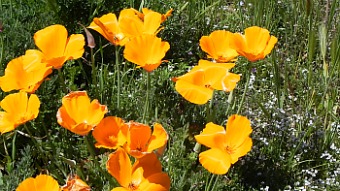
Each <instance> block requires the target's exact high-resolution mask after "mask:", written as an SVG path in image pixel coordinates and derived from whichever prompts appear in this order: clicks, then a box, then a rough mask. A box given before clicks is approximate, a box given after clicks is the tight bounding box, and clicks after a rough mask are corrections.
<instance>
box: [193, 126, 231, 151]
mask: <svg viewBox="0 0 340 191" xmlns="http://www.w3.org/2000/svg"><path fill="white" fill-rule="evenodd" d="M195 139H196V141H197V142H198V143H200V144H202V145H205V146H206V147H209V148H220V149H223V146H224V144H225V143H224V142H225V141H226V131H225V129H224V127H222V126H220V125H216V124H214V123H212V122H210V123H208V124H206V126H205V128H204V129H203V131H202V132H201V133H200V134H199V135H196V136H195Z"/></svg>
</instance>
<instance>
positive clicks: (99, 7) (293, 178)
mask: <svg viewBox="0 0 340 191" xmlns="http://www.w3.org/2000/svg"><path fill="white" fill-rule="evenodd" d="M140 5H143V6H144V7H148V8H150V9H152V10H155V11H158V12H161V13H165V12H166V11H167V10H169V9H170V8H173V9H174V12H173V15H172V16H171V17H170V18H169V19H168V20H167V21H166V23H165V29H164V30H163V31H162V32H161V33H160V36H162V38H163V39H164V40H166V41H168V42H169V43H170V45H171V49H170V51H169V52H168V54H167V55H166V58H165V59H166V60H169V62H168V63H164V64H162V65H161V67H160V68H158V69H157V70H156V71H154V72H153V73H151V75H152V76H151V77H152V96H151V108H152V110H151V111H149V119H150V121H149V122H150V124H151V123H152V122H154V121H157V122H159V123H161V124H162V125H163V126H164V127H165V128H166V129H167V131H168V133H169V135H170V140H169V142H168V148H167V151H166V152H165V155H164V156H163V157H162V163H163V167H164V171H165V172H167V173H168V174H169V176H170V177H171V180H172V186H171V190H174V191H179V190H183V191H188V190H204V188H205V185H206V184H207V182H208V180H207V177H210V176H209V173H208V172H207V171H206V170H205V169H203V168H202V166H201V165H200V164H199V162H198V160H197V154H196V153H194V152H193V150H192V149H193V147H194V144H195V140H194V138H193V135H197V134H198V133H199V132H200V131H201V130H202V129H203V127H204V125H205V119H206V116H205V113H206V112H205V110H206V107H205V106H197V105H194V104H190V103H189V102H187V101H186V100H184V99H183V98H182V97H181V96H180V95H178V94H177V93H176V91H175V90H174V87H173V86H174V83H173V82H172V81H171V80H170V79H171V78H172V77H176V76H179V75H181V74H183V73H185V72H186V71H187V70H188V69H189V68H190V66H193V65H195V64H197V61H198V60H199V59H200V58H204V56H205V54H204V53H203V52H202V51H201V49H200V48H199V44H198V43H199V39H200V38H201V36H203V35H208V34H209V33H211V32H212V31H214V30H217V29H225V30H229V31H231V32H242V31H243V30H244V29H245V28H247V27H249V26H252V25H257V26H261V27H264V28H267V29H268V30H269V31H271V34H272V35H274V36H276V37H278V39H279V41H278V44H277V45H276V47H275V48H274V50H273V52H272V53H271V54H270V55H269V57H267V58H266V59H264V60H263V61H260V62H256V63H255V64H253V65H252V73H251V76H250V77H251V81H250V86H249V89H248V93H247V95H246V97H245V104H244V105H243V108H242V111H241V114H242V115H245V116H247V117H248V118H249V119H250V120H251V121H252V127H253V129H254V131H253V133H252V138H253V142H254V146H253V148H252V151H251V152H250V153H249V154H248V155H247V156H245V157H243V158H242V159H241V160H240V161H239V162H237V163H236V164H235V165H234V166H233V167H232V169H231V170H230V171H229V172H228V173H227V174H226V175H223V176H219V177H218V178H217V179H216V187H215V190H340V149H339V148H340V138H339V136H340V95H339V93H340V44H339V43H340V24H339V23H340V10H339V7H340V1H339V0H280V1H275V0H243V1H241V0H223V1H222V0H217V1H216V0H214V1H212V0H201V1H194V0H187V1H182V0H167V1H144V0H136V1H135V0H130V1H122V0H116V1H111V0H110V1H109V0H100V1H94V0H86V1H83V0H38V1H33V0H0V21H1V22H2V25H3V29H2V30H1V32H0V63H1V64H0V74H1V75H3V72H4V68H5V67H6V64H7V63H8V62H9V61H10V60H11V59H13V58H15V57H17V56H20V55H23V54H24V53H25V50H27V49H29V48H35V47H34V42H33V38H32V36H33V34H34V33H35V32H36V31H37V30H40V29H42V28H44V27H46V26H48V25H51V24H55V23H59V24H63V25H65V26H66V27H67V29H68V31H69V33H75V32H77V33H81V32H82V29H81V27H80V26H79V25H78V24H77V23H78V22H79V23H81V24H83V25H85V26H88V25H89V24H90V22H91V21H92V19H93V18H94V17H100V16H101V15H103V14H106V13H109V12H114V13H116V14H117V15H118V13H119V11H120V10H121V9H123V8H128V7H134V8H136V9H138V8H139V7H140ZM92 33H93V34H94V35H95V39H96V43H97V47H96V48H95V51H97V52H96V57H95V58H96V75H91V66H89V65H88V63H89V62H88V60H89V59H90V58H89V50H86V53H85V54H84V56H83V59H79V60H77V61H71V62H68V63H67V64H66V65H65V66H64V67H63V69H62V72H63V74H64V76H65V78H66V87H67V90H68V91H70V90H87V91H88V93H89V95H90V97H91V98H92V99H95V98H96V99H99V101H100V102H101V103H102V104H105V105H107V106H108V108H109V115H116V116H119V117H122V118H123V119H125V120H126V121H128V120H134V121H141V120H142V115H143V108H144V104H143V102H142V101H141V100H144V99H145V90H146V81H147V78H146V75H145V74H146V73H145V72H144V71H142V70H140V69H136V68H135V66H134V65H133V64H131V63H128V62H125V61H124V60H122V64H121V65H120V66H118V67H120V68H117V65H115V62H114V61H115V56H116V55H115V54H114V51H115V50H114V47H113V46H106V48H104V49H100V48H99V47H101V46H104V45H106V44H107V43H108V42H107V41H106V40H105V39H104V38H102V37H101V36H99V35H98V34H97V33H96V32H95V31H92ZM119 51H120V52H122V49H120V50H119ZM245 63H246V61H245V60H242V59H241V60H239V61H238V62H237V66H236V67H235V68H234V69H233V72H234V73H239V74H245V71H246V70H247V68H246V65H245ZM118 69H119V70H118ZM117 72H120V75H119V76H121V78H120V79H119V80H120V82H121V83H120V84H121V86H118V84H119V83H118V80H117ZM93 82H95V83H93ZM244 84H245V78H241V82H240V83H239V84H238V86H237V88H236V89H235V90H234V91H233V94H232V96H231V97H230V98H232V99H228V94H225V93H221V92H219V93H218V94H217V95H216V98H215V99H214V102H213V103H212V104H213V108H214V111H215V112H214V122H215V123H217V124H221V125H223V126H224V125H225V122H226V119H227V117H228V116H229V115H231V114H233V113H236V111H237V109H238V106H239V104H240V98H241V96H242V94H243V90H244ZM118 88H119V89H120V91H119V92H120V94H119V95H118V94H117V92H118ZM37 94H38V95H39V98H40V100H41V102H42V103H43V104H42V105H41V109H40V111H41V112H40V113H39V116H38V118H37V119H36V120H35V121H33V122H30V123H27V124H26V125H27V126H28V129H30V131H31V132H32V133H33V136H34V137H30V136H28V135H27V132H26V131H25V129H23V128H19V131H20V132H22V133H14V132H11V133H7V134H4V135H1V136H0V190H4V191H8V190H15V188H16V187H17V185H18V184H19V182H21V181H22V180H24V179H25V178H27V177H29V176H35V175H37V174H39V173H50V174H51V175H53V177H55V178H56V179H57V180H58V182H59V183H60V184H62V183H64V182H65V179H66V177H67V175H68V174H69V173H71V172H73V173H77V174H79V175H80V176H81V178H82V179H83V180H86V182H87V183H88V184H89V185H90V186H91V187H92V188H93V190H111V189H112V188H113V185H111V184H110V181H109V180H107V179H106V178H105V176H103V175H102V174H101V173H99V170H98V169H96V167H95V165H94V162H93V160H92V159H90V158H89V156H90V154H89V153H88V151H87V148H86V143H85V142H84V139H83V138H82V137H80V136H77V135H74V134H73V133H71V132H69V131H67V130H66V129H64V128H61V127H60V126H59V125H58V124H57V122H56V117H55V116H56V112H57V109H58V108H59V107H60V105H61V98H62V97H63V96H64V95H65V92H63V89H62V87H61V85H60V83H59V80H58V75H54V74H52V75H51V76H50V79H49V80H47V81H45V82H44V83H43V84H42V86H41V87H40V88H39V90H38V92H37ZM4 96H5V93H3V92H1V93H0V98H1V99H2V98H3V97H4ZM118 100H119V102H120V104H117V103H118ZM96 152H97V158H98V160H99V161H100V163H101V164H102V167H103V169H104V168H105V161H106V160H107V156H108V153H109V152H108V151H107V150H104V149H99V150H96Z"/></svg>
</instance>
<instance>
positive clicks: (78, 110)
mask: <svg viewBox="0 0 340 191" xmlns="http://www.w3.org/2000/svg"><path fill="white" fill-rule="evenodd" d="M107 111H108V110H107V107H106V106H105V105H101V104H100V103H99V102H98V100H96V99H95V100H93V101H92V102H90V98H89V97H88V95H87V93H86V91H75V92H71V93H69V94H67V95H66V96H64V97H63V99H62V106H61V107H60V108H59V110H58V113H57V120H58V123H59V125H61V126H62V127H64V128H66V129H68V130H70V131H71V132H73V133H76V134H78V135H87V134H88V133H89V132H90V131H91V130H92V129H93V128H94V127H95V126H96V125H98V123H99V122H100V121H101V120H102V119H103V117H104V115H105V113H107Z"/></svg>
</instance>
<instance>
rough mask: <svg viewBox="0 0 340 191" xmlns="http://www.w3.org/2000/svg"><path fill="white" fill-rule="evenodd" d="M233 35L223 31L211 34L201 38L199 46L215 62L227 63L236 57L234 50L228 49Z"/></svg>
mask: <svg viewBox="0 0 340 191" xmlns="http://www.w3.org/2000/svg"><path fill="white" fill-rule="evenodd" d="M232 38H233V33H231V32H229V31H224V30H217V31H214V32H212V33H211V34H210V35H209V36H202V38H201V39H200V46H201V48H202V50H203V51H204V52H206V53H208V54H209V56H208V57H210V58H213V59H215V60H216V62H229V61H231V60H234V59H235V57H237V56H238V53H237V52H236V50H235V49H233V48H231V47H230V41H231V39H232Z"/></svg>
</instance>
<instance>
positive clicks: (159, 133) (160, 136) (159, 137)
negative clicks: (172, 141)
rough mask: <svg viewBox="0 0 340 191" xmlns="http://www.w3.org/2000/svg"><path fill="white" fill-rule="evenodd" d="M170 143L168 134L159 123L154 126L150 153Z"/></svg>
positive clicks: (149, 148)
mask: <svg viewBox="0 0 340 191" xmlns="http://www.w3.org/2000/svg"><path fill="white" fill-rule="evenodd" d="M167 141H168V134H167V132H166V131H165V129H164V128H163V126H162V125H161V124H159V123H155V124H154V126H153V132H152V135H151V138H150V140H149V145H148V149H147V151H148V152H152V151H153V150H156V149H158V148H161V147H163V146H164V145H165V144H166V142H167Z"/></svg>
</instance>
